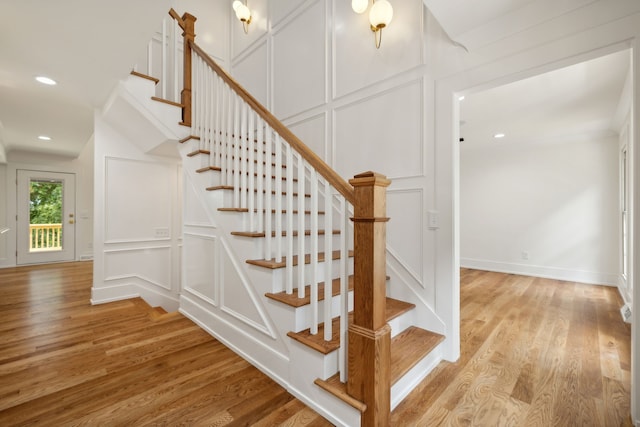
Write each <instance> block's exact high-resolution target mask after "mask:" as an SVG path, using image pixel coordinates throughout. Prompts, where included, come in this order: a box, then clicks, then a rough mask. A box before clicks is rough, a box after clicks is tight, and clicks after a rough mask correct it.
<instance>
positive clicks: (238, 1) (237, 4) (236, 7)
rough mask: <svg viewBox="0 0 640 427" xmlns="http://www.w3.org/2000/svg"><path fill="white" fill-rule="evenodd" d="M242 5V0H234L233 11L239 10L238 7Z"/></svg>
mask: <svg viewBox="0 0 640 427" xmlns="http://www.w3.org/2000/svg"><path fill="white" fill-rule="evenodd" d="M240 6H242V2H241V1H240V0H236V1H234V2H233V4H232V5H231V7H233V11H234V12H236V13H237V12H238V7H240Z"/></svg>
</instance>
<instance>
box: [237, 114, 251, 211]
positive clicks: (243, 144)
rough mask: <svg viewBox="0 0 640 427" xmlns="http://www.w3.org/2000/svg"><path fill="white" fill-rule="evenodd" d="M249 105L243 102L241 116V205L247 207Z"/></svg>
mask: <svg viewBox="0 0 640 427" xmlns="http://www.w3.org/2000/svg"><path fill="white" fill-rule="evenodd" d="M248 109H249V106H248V105H247V104H246V103H245V102H242V115H241V116H240V150H239V156H240V207H241V208H244V209H246V208H247V173H248V171H247V166H248V164H247V115H248Z"/></svg>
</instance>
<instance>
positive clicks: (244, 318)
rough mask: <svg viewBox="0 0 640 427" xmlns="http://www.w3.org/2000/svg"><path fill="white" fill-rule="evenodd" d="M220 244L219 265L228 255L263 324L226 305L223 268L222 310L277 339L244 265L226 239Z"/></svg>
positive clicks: (221, 287) (224, 272) (223, 272)
mask: <svg viewBox="0 0 640 427" xmlns="http://www.w3.org/2000/svg"><path fill="white" fill-rule="evenodd" d="M220 242H221V243H222V245H221V246H222V249H223V250H222V251H219V255H218V260H217V262H218V265H221V264H222V263H221V262H220V257H221V256H223V254H226V256H227V258H228V259H229V261H230V262H231V264H232V265H233V267H234V270H235V271H234V273H235V274H236V275H237V276H238V278H239V279H240V281H241V283H242V285H243V286H244V289H245V291H246V292H247V294H248V295H249V297H250V298H251V302H252V303H253V306H254V307H255V309H256V310H257V312H258V314H259V315H260V318H261V319H262V322H263V324H262V325H261V324H259V323H257V322H255V321H254V320H252V319H249V318H248V317H247V316H245V315H244V314H242V313H239V312H237V311H236V310H234V309H232V308H231V307H228V306H227V305H226V304H225V293H224V290H225V287H224V285H223V284H224V283H226V271H224V267H221V268H220V269H219V270H222V277H218V280H219V281H220V285H221V286H218V288H219V290H220V309H221V310H222V311H223V312H225V313H227V314H228V315H230V316H232V317H234V318H236V319H238V320H239V321H241V322H243V323H245V324H247V325H249V326H251V327H252V328H254V329H256V330H257V331H260V332H262V333H263V334H265V335H267V336H269V337H271V338H273V339H277V338H278V335H277V333H276V331H275V328H274V327H273V326H272V325H271V323H270V322H269V315H268V313H267V312H266V310H265V309H264V307H263V306H262V302H261V301H260V299H259V298H258V296H257V295H256V293H255V291H254V289H253V287H252V285H251V283H250V281H249V279H248V278H247V277H246V275H245V272H244V269H243V268H242V267H244V263H243V264H242V265H238V261H237V260H236V258H235V257H234V256H233V253H232V252H231V249H230V248H229V246H228V245H227V242H226V241H225V240H224V239H220Z"/></svg>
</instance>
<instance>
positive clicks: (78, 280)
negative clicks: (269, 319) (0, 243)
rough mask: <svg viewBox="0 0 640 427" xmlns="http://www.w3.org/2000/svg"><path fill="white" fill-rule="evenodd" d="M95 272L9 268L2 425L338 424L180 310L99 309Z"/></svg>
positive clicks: (2, 336)
mask: <svg viewBox="0 0 640 427" xmlns="http://www.w3.org/2000/svg"><path fill="white" fill-rule="evenodd" d="M92 269H93V266H92V264H91V263H90V262H83V263H65V264H54V265H40V266H31V267H19V268H9V269H0V319H2V322H0V425H2V426H17V425H42V426H58V425H89V426H93V425H131V426H134V425H135V426H138V425H150V426H173V425H192V426H199V425H220V426H222V425H252V424H254V423H259V422H261V420H269V419H272V420H274V422H276V421H277V422H279V423H280V424H281V425H315V426H329V425H331V424H330V423H328V422H327V421H326V420H324V419H323V418H322V417H320V416H319V415H318V414H317V413H316V412H314V411H312V410H311V409H309V408H308V407H306V406H305V405H304V404H302V403H301V402H299V401H298V400H296V399H294V397H293V396H291V395H290V394H289V393H287V392H286V390H284V389H283V388H282V387H281V386H280V385H278V384H276V383H275V382H273V381H272V380H271V379H269V378H268V377H266V376H265V375H264V374H262V373H261V372H260V371H258V370H257V369H256V368H254V367H253V366H251V365H250V364H249V363H248V362H246V361H245V360H243V359H241V358H240V357H239V356H237V355H236V354H235V353H233V352H232V351H231V350H229V349H228V348H226V347H225V346H223V345H222V344H221V343H220V342H219V341H217V340H215V339H214V338H212V337H211V336H210V335H209V334H207V333H206V332H205V331H203V330H202V329H200V328H199V327H198V326H196V325H195V324H194V323H193V322H191V321H190V320H189V319H187V318H185V317H184V316H182V315H180V314H179V313H164V312H163V311H162V310H156V309H153V308H151V307H149V306H148V305H147V304H146V303H144V302H143V301H142V300H140V299H133V300H127V301H118V302H113V303H109V304H104V305H98V306H92V305H91V304H90V303H89V299H90V294H91V283H92ZM282 408H287V409H286V410H285V412H283V410H282ZM271 425H277V424H271Z"/></svg>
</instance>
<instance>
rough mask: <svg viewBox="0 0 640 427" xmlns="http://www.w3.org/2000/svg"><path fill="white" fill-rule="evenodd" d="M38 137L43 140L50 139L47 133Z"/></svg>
mask: <svg viewBox="0 0 640 427" xmlns="http://www.w3.org/2000/svg"><path fill="white" fill-rule="evenodd" d="M38 139H41V140H43V141H51V137H50V136H47V135H40V136H39V137H38Z"/></svg>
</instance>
